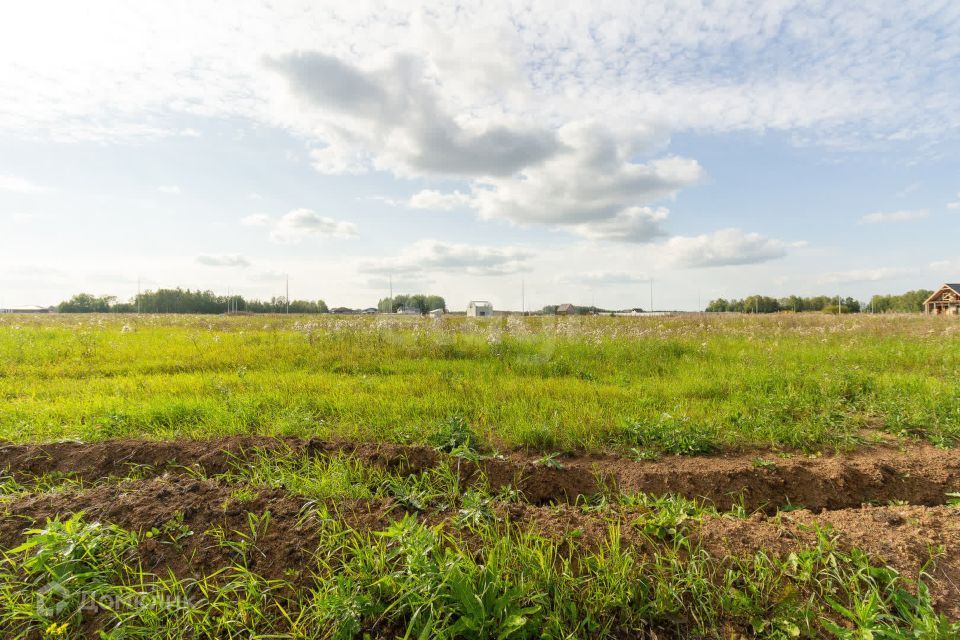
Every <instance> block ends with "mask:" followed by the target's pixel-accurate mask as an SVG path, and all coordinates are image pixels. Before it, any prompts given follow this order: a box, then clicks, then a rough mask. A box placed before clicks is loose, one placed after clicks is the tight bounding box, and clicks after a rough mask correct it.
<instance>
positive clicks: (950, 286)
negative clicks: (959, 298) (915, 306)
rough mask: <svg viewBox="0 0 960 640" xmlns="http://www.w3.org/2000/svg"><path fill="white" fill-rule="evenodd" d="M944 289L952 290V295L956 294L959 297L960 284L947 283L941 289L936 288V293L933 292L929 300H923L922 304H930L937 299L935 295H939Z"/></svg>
mask: <svg viewBox="0 0 960 640" xmlns="http://www.w3.org/2000/svg"><path fill="white" fill-rule="evenodd" d="M944 289H953V292H954V293H956V294H957V295H960V282H954V283H950V282H947V283H945V284H944V285H943V286H941V287H940V288H938V289H937V290H936V291H934V292H933V293H932V294H931V295H930V297H929V298H927V299H926V300H924V301H923V304H927V303H928V302H930V301H931V300H933V299H934V298H936V297H937V294H939V293H940V292H941V291H943V290H944Z"/></svg>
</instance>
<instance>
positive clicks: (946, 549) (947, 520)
mask: <svg viewBox="0 0 960 640" xmlns="http://www.w3.org/2000/svg"><path fill="white" fill-rule="evenodd" d="M814 525H819V526H820V527H824V526H829V528H830V529H829V530H830V535H831V536H833V537H835V538H834V539H835V543H836V544H837V546H838V547H839V548H840V549H843V550H847V551H849V550H850V549H854V548H856V549H860V550H863V551H866V552H867V553H869V554H870V557H871V559H872V560H873V561H874V562H876V563H880V564H885V565H889V566H891V567H893V568H895V569H896V570H897V571H898V572H899V573H900V574H901V576H903V578H904V579H905V580H906V581H908V583H909V582H913V581H915V580H916V578H917V577H918V576H919V575H920V573H921V571H925V572H927V573H928V578H927V579H926V582H927V584H928V585H929V586H930V587H931V596H932V597H933V599H934V605H935V606H936V607H937V609H938V610H939V611H941V612H942V613H945V614H946V615H947V616H949V617H951V618H953V619H960V508H957V507H918V506H912V505H905V506H886V507H862V508H859V509H840V510H837V511H824V512H822V513H819V514H813V513H811V512H809V511H806V510H801V511H796V512H789V513H781V514H778V515H776V516H766V515H764V514H761V513H756V514H753V515H752V516H751V517H749V518H745V519H738V518H719V517H718V518H710V519H708V520H707V521H705V522H704V523H703V526H702V527H700V529H699V530H698V531H697V533H696V534H695V536H694V539H696V540H699V541H700V542H701V543H702V544H703V545H704V547H705V548H706V549H707V550H708V551H710V552H711V553H712V554H713V555H718V556H725V555H731V556H738V557H747V556H751V555H752V554H753V553H755V552H756V551H760V550H763V551H766V552H767V553H770V554H774V555H777V556H780V557H784V556H786V554H788V553H790V552H792V551H797V550H798V549H800V548H802V547H803V546H805V545H811V544H813V543H814V542H815V539H816V532H815V527H814ZM932 555H933V556H936V561H935V562H934V563H932V564H931V565H929V566H928V563H929V561H930V560H931V556H932Z"/></svg>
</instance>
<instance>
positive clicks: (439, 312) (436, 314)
mask: <svg viewBox="0 0 960 640" xmlns="http://www.w3.org/2000/svg"><path fill="white" fill-rule="evenodd" d="M429 313H430V317H432V318H442V317H443V314H444V311H443V309H431V310H430V312H429Z"/></svg>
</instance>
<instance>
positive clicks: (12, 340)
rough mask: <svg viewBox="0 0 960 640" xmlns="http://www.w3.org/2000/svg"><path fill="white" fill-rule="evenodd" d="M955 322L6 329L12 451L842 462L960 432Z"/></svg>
mask: <svg viewBox="0 0 960 640" xmlns="http://www.w3.org/2000/svg"><path fill="white" fill-rule="evenodd" d="M958 380H960V323H957V322H955V321H950V320H949V319H944V318H924V317H916V316H914V317H909V316H850V317H843V318H837V317H835V316H827V315H820V314H816V315H799V316H771V317H717V316H698V315H690V316H682V317H675V318H640V319H638V318H622V319H617V318H605V317H597V318H569V319H566V318H559V319H557V318H528V319H519V318H509V319H508V318H497V319H492V320H489V321H472V320H468V319H465V318H446V319H443V320H442V321H434V320H421V319H411V318H360V317H333V316H323V317H283V316H267V317H230V318H228V317H199V316H188V317H171V316H166V317H163V316H145V317H131V316H120V317H117V316H71V315H63V316H51V317H33V318H30V317H22V316H21V317H13V316H11V317H5V318H4V317H0V397H2V399H3V402H2V404H0V438H3V439H8V440H13V441H25V440H51V439H59V438H79V439H83V440H96V439H102V438H114V437H128V436H133V437H154V438H173V437H180V436H188V437H189V436H210V435H223V434H243V433H266V434H294V435H319V436H344V437H351V438H357V439H363V440H374V441H388V442H423V441H426V440H428V439H429V436H430V434H431V433H433V432H435V431H436V430H437V429H439V428H441V426H442V424H443V423H444V421H446V420H448V419H450V418H456V419H462V420H463V421H465V422H466V423H467V424H469V425H470V427H471V428H472V429H473V430H474V431H475V432H476V433H477V434H479V436H480V437H482V438H483V439H484V440H486V441H487V442H489V443H490V444H491V445H492V446H495V447H501V448H507V449H509V448H515V447H527V448H531V449H535V450H542V451H552V450H584V449H585V450H596V449H603V448H611V449H619V450H624V451H626V450H630V449H632V448H641V449H651V450H661V451H668V452H679V453H702V452H706V451H710V450H714V449H717V448H733V447H750V446H760V447H786V448H795V449H820V448H832V447H839V448H846V447H851V446H855V445H856V444H857V443H859V442H862V441H864V440H870V439H873V438H876V437H878V436H879V435H880V434H883V433H887V434H895V435H911V436H918V437H923V438H926V439H929V440H930V441H931V442H934V443H938V444H944V445H950V444H951V443H953V442H954V441H955V440H956V439H957V438H958V437H960V383H958Z"/></svg>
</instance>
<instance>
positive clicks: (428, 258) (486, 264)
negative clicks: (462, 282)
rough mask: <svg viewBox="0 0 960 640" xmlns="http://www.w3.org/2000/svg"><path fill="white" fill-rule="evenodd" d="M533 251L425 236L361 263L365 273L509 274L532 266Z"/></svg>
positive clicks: (362, 270)
mask: <svg viewBox="0 0 960 640" xmlns="http://www.w3.org/2000/svg"><path fill="white" fill-rule="evenodd" d="M533 255H534V254H533V252H531V251H529V250H527V249H524V248H521V247H490V246H483V245H472V244H460V243H452V242H442V241H440V240H431V239H425V240H419V241H417V242H415V243H413V244H411V245H410V246H408V247H406V248H405V249H404V250H403V251H402V252H401V253H400V254H399V255H398V256H395V257H392V258H380V259H375V260H367V261H365V262H363V263H361V264H360V266H359V269H360V271H361V272H364V273H371V274H381V275H382V274H386V273H393V274H399V275H401V276H412V275H415V274H428V273H432V272H454V273H465V274H468V275H474V276H495V275H509V274H512V273H517V272H520V271H524V270H526V269H528V268H529V267H528V264H527V262H528V260H529V259H530V258H532V257H533Z"/></svg>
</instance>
